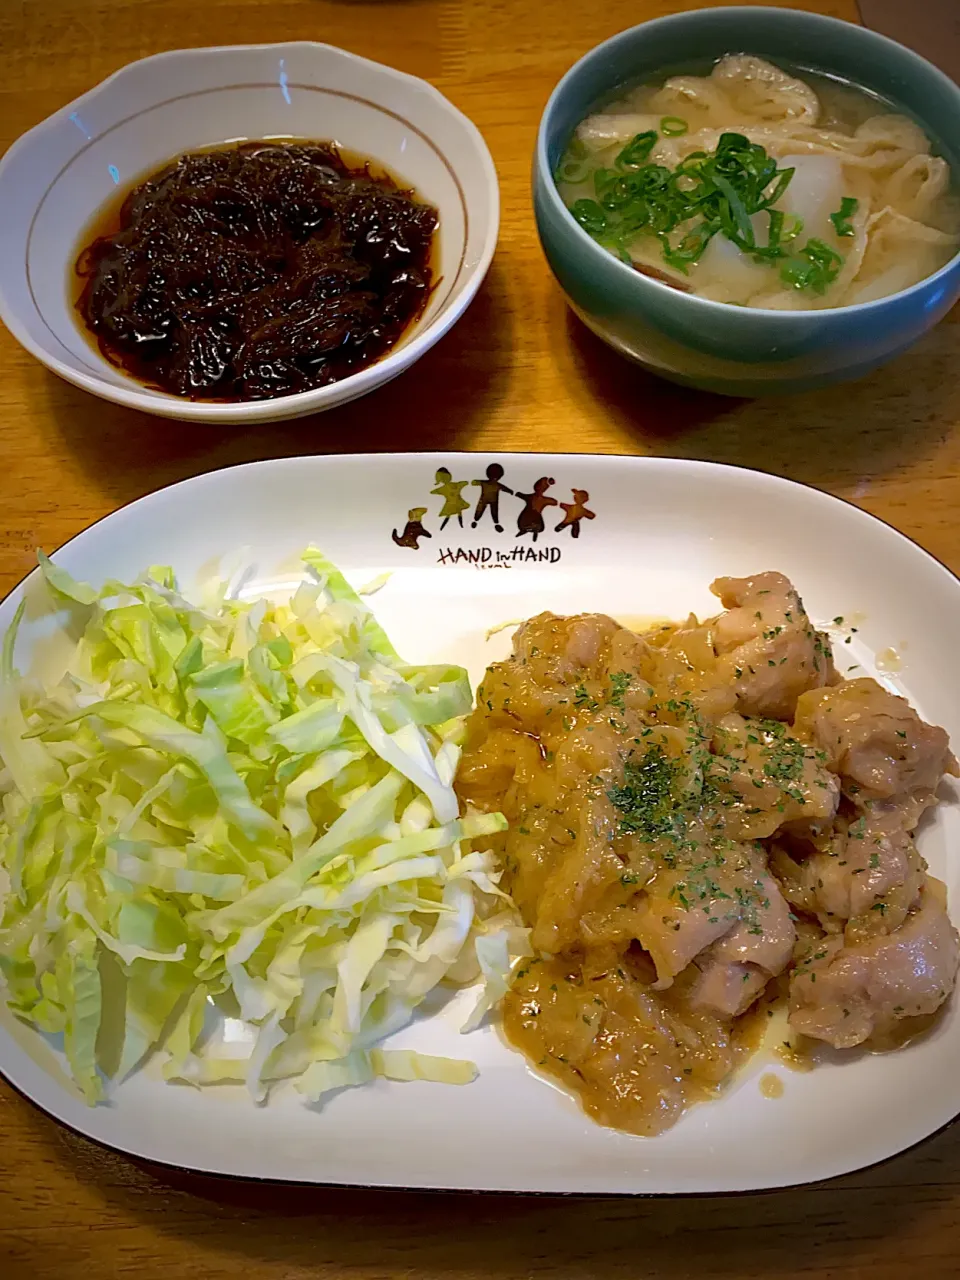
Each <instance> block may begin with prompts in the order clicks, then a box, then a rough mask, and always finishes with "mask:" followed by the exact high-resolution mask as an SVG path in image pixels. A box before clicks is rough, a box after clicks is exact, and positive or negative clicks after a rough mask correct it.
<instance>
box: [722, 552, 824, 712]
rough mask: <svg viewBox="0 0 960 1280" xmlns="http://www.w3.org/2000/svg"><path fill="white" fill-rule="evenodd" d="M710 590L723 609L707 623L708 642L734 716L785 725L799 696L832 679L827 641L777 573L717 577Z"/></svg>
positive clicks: (793, 590) (788, 585) (789, 583)
mask: <svg viewBox="0 0 960 1280" xmlns="http://www.w3.org/2000/svg"><path fill="white" fill-rule="evenodd" d="M710 590H711V591H712V592H713V594H714V595H715V596H719V597H720V602H721V604H722V605H723V607H724V608H725V609H726V613H723V614H721V615H720V617H719V618H717V619H716V620H715V621H714V623H713V643H714V647H715V648H716V651H717V654H718V655H719V656H720V659H721V661H720V668H721V671H722V674H723V676H724V677H725V678H726V679H727V680H729V681H730V682H731V683H732V684H733V686H734V688H735V689H736V693H737V710H738V711H740V712H742V713H743V714H744V715H748V716H769V717H771V718H772V719H775V720H791V719H792V718H793V713H794V710H795V708H796V705H797V699H798V698H799V697H800V695H801V694H802V693H806V692H807V691H808V690H810V689H819V688H820V687H821V686H822V685H825V684H830V683H832V682H833V680H834V679H835V678H836V673H835V671H834V669H833V661H832V657H831V654H830V641H829V640H828V638H827V637H826V636H825V635H824V634H823V633H822V632H818V631H816V630H815V629H814V626H813V624H812V623H811V621H810V619H809V618H808V617H807V614H806V611H805V610H804V607H803V603H802V601H801V599H800V597H799V595H797V592H796V590H795V589H794V587H793V585H792V583H791V582H790V581H789V580H788V579H787V578H785V577H784V576H783V574H782V573H758V574H757V575H756V576H755V577H752V578H718V579H717V580H716V582H714V583H713V584H712V586H711V587H710Z"/></svg>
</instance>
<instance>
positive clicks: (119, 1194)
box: [0, 0, 960, 1280]
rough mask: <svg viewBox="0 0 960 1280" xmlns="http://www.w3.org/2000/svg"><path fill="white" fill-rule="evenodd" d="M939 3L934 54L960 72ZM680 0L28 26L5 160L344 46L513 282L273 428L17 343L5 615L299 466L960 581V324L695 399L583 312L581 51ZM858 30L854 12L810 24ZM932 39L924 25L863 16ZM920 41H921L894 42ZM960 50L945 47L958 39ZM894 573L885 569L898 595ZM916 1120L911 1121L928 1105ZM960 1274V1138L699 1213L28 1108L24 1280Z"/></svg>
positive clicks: (94, 4) (0, 1232)
mask: <svg viewBox="0 0 960 1280" xmlns="http://www.w3.org/2000/svg"><path fill="white" fill-rule="evenodd" d="M957 3H958V0H920V4H919V6H916V7H915V9H914V12H919V11H922V14H921V18H922V19H923V20H922V21H920V22H918V23H917V24H916V27H915V29H914V39H917V38H920V34H922V32H925V33H926V34H925V36H924V38H925V39H927V41H928V42H930V48H929V50H925V51H928V52H931V53H932V55H933V56H937V54H938V41H937V32H938V30H940V31H942V30H943V28H942V27H941V28H937V27H936V24H932V23H931V22H930V10H931V9H933V8H938V9H939V10H940V11H941V12H942V14H943V17H944V21H945V22H951V21H952V22H953V23H954V24H956V23H957V13H958V8H957ZM684 7H692V6H684V5H683V4H682V3H663V2H662V0H379V2H377V0H367V2H363V0H3V3H2V4H0V150H2V149H5V148H6V146H7V145H9V143H10V142H12V141H13V139H14V138H15V137H17V135H18V134H20V133H21V132H22V131H23V130H25V129H27V128H29V127H30V126H32V125H34V124H36V123H37V122H38V121H39V120H41V119H43V118H44V117H45V116H46V115H48V114H49V113H50V112H52V111H54V110H55V109H57V108H58V107H60V106H62V105H63V104H64V103H65V102H67V101H69V100H70V99H72V98H74V97H75V96H77V95H78V94H80V93H82V92H84V91H85V90H86V89H88V88H90V87H91V86H92V85H94V84H96V83H97V82H98V81H99V80H101V79H102V78H103V77H104V76H106V75H108V74H109V73H110V72H112V71H115V70H116V69H117V68H118V67H120V66H122V65H123V64H124V63H126V62H129V61H131V60H132V59H134V58H139V57H142V56H144V55H146V54H151V53H156V52H158V51H160V50H163V49H168V48H175V47H182V46H188V45H204V44H218V43H229V42H236V41H239V40H243V41H249V42H260V41H274V40H294V39H300V40H303V39H306V40H309V39H315V40H323V41H327V42H329V43H332V44H339V45H343V46H344V47H346V48H348V49H351V50H353V51H355V52H357V53H361V54H365V55H366V56H368V57H371V58H375V59H379V60H381V61H384V62H389V63H392V64H393V65H395V66H397V67H400V68H402V69H403V70H404V71H408V72H412V73H413V74H415V75H420V76H424V77H426V78H427V79H429V80H431V81H432V82H433V83H434V84H436V85H438V86H439V87H440V88H441V89H442V90H443V92H444V93H446V94H447V95H448V96H449V97H450V98H451V99H452V100H453V101H454V102H455V103H456V104H457V105H458V106H459V107H461V108H462V109H463V110H464V111H465V112H467V114H468V115H470V116H471V117H472V118H473V119H474V120H475V121H476V123H477V124H478V125H479V127H480V129H481V130H482V131H483V133H484V135H485V137H486V139H487V141H488V143H489V145H490V148H491V150H492V152H493V157H494V160H495V162H496V165H497V169H498V171H499V174H500V183H501V193H502V205H503V214H502V229H501V236H500V246H499V249H498V252H497V256H496V260H495V261H494V264H493V267H492V269H491V271H490V274H489V277H488V279H487V282H486V284H485V285H484V287H483V288H482V290H481V292H480V294H479V296H478V298H477V299H476V301H475V302H474V304H473V306H472V307H471V308H470V310H469V312H468V313H467V315H466V316H465V317H464V318H463V319H462V320H461V322H460V323H459V324H458V325H457V326H456V328H455V329H454V330H453V331H452V332H451V334H450V335H449V336H448V337H446V338H445V339H444V340H443V341H442V342H441V343H440V344H439V346H438V347H436V348H435V349H434V350H433V351H431V352H430V353H429V354H428V355H427V356H425V357H424V359H423V360H421V362H420V363H419V364H418V365H417V366H416V367H415V368H414V369H413V370H412V371H411V372H409V373H407V374H406V375H404V377H403V378H401V379H399V380H397V381H395V382H394V383H392V384H391V385H389V386H387V387H386V388H384V389H383V390H381V391H378V392H376V393H374V394H373V395H371V396H369V397H367V398H366V399H364V400H360V401H358V402H356V403H354V404H352V405H349V406H347V407H346V408H343V409H340V410H335V411H333V412H331V413H328V414H325V415H322V416H318V417H315V418H309V419H301V420H300V421H299V422H295V423H286V424H280V425H278V426H267V427H264V428H256V429H253V430H250V431H242V432H241V431H239V430H236V429H233V428H229V427H228V428H224V429H223V430H217V429H213V428H211V427H206V426H203V425H202V424H200V425H196V426H190V425H186V424H178V423H172V422H166V421H163V420H161V419H159V418H150V417H146V416H141V415H138V414H136V413H134V412H132V411H128V410H125V409H122V408H119V407H115V406H112V405H109V404H106V403H104V402H102V401H99V400H96V399H94V398H92V397H90V396H87V395H86V394H85V393H84V392H82V391H79V390H77V389H75V388H73V387H71V386H69V385H68V384H67V383H65V382H61V381H59V380H58V379H57V378H55V377H54V376H52V375H51V374H49V373H47V372H46V370H44V369H43V368H42V367H41V366H40V365H39V364H38V363H36V362H35V361H34V360H33V359H31V358H30V357H29V356H28V355H27V354H26V353H25V352H23V351H21V350H20V348H19V347H18V346H17V345H16V344H15V343H14V342H13V341H12V339H11V338H10V337H9V336H8V335H7V334H6V333H5V332H2V331H0V461H2V468H0V592H3V591H6V590H8V589H9V588H10V587H11V586H12V585H13V584H14V583H15V582H16V581H17V580H18V579H19V578H20V577H21V576H22V575H23V574H24V573H25V572H26V570H27V569H28V568H29V567H30V565H31V562H32V558H33V555H34V549H35V548H36V547H38V546H40V547H44V548H46V549H47V550H50V549H51V548H53V547H56V546H57V545H58V544H60V543H61V542H63V541H64V540H66V539H67V538H69V537H71V536H73V535H74V534H76V533H78V532H79V531H80V530H81V529H83V528H84V527H85V526H86V525H87V524H89V523H90V522H91V521H92V520H95V519H97V518H98V517H99V516H102V515H104V514H105V513H107V512H109V511H111V510H113V509H114V508H115V507H117V506H119V505H120V504H122V503H125V502H128V501H130V500H131V499H133V498H136V497H138V496H140V495H141V494H144V493H147V492H148V491H150V490H152V489H155V488H157V487H159V486H161V485H166V484H170V483H171V482H172V481H176V480H180V479H183V478H184V477H187V476H191V475H196V474H197V473H198V472H203V471H208V470H211V469H213V468H216V467H220V466H224V465H227V464H231V463H237V462H244V461H247V460H250V459H255V458H267V457H274V456H278V455H288V454H302V453H324V452H335V451H339V450H345V451H354V450H357V449H369V450H378V451H379V450H389V449H403V450H406V449H432V448H442V449H477V450H484V451H499V450H508V449H533V450H537V449H540V450H557V451H563V450H584V451H596V452H604V453H640V454H649V453H655V454H668V455H672V456H677V457H691V458H710V459H715V460H718V461H721V462H732V463H738V464H742V465H745V466H751V467H758V468H761V469H763V470H767V471H773V472H777V473H779V474H781V475H785V476H789V477H792V478H794V479H797V480H802V481H805V482H807V483H809V484H813V485H816V486H818V487H820V488H822V489H826V490H829V491H831V492H833V493H837V494H841V495H843V496H844V497H846V498H849V499H852V500H853V501H854V502H856V503H858V504H859V505H860V506H862V507H864V508H865V509H867V510H869V511H872V512H874V513H875V514H877V515H879V516H882V517H883V518H884V519H886V520H888V521H890V522H891V523H892V524H894V525H896V526H897V527H898V528H899V529H902V530H903V531H904V532H905V533H907V534H908V535H909V536H910V537H912V538H915V539H916V540H917V541H918V542H919V543H920V544H921V545H923V546H924V547H926V548H927V549H928V550H930V551H931V552H933V554H934V555H936V556H938V557H939V558H940V559H941V560H943V561H945V562H946V563H947V564H948V565H949V566H950V567H951V568H953V569H954V570H960V521H958V519H957V516H956V509H957V501H958V498H960V385H958V382H957V379H956V377H955V372H956V369H957V362H958V357H960V324H958V323H957V321H958V319H960V316H958V313H957V312H956V311H955V312H954V313H953V315H952V316H951V317H950V318H948V320H947V321H946V322H944V323H943V324H942V325H940V327H939V328H938V329H936V330H935V331H934V332H933V333H932V334H931V335H930V336H929V337H928V338H927V339H925V340H924V341H923V342H922V343H921V344H920V345H918V346H917V347H916V348H914V350H913V351H911V352H910V353H908V354H907V355H905V356H903V357H901V358H900V359H899V360H897V361H895V362H894V363H893V364H891V365H890V366H889V367H888V368H886V369H883V370H881V371H880V372H878V373H875V374H873V375H872V376H870V377H869V378H867V379H865V380H864V381H862V382H860V383H858V384H857V385H856V386H854V387H840V388H836V389H833V390H828V391H820V392H813V393H809V394H806V395H802V396H797V397H795V398H792V399H786V400H781V401H776V402H769V403H763V402H752V403H751V402H737V401H729V400H722V399H717V398H713V397H710V396H706V395H701V394H699V393H695V392H688V391H682V390H679V389H677V388H674V387H671V386H669V385H668V384H666V383H661V382H658V381H657V380H655V379H652V378H650V377H648V376H646V375H645V374H643V373H641V372H639V371H637V370H635V369H634V368H632V367H631V366H629V365H628V364H627V363H626V362H624V361H622V360H621V359H620V358H619V357H618V356H616V355H614V354H612V353H611V352H609V351H608V350H607V349H606V348H605V347H603V346H602V345H601V344H600V343H599V342H597V341H596V340H595V339H594V338H593V337H592V336H590V335H589V334H588V333H587V332H586V331H585V330H584V329H583V328H582V327H581V326H580V325H579V324H578V323H577V322H576V321H575V320H574V319H573V318H572V317H571V316H570V315H569V314H568V313H567V311H566V309H565V306H564V304H563V302H562V300H561V297H560V295H559V293H558V291H557V289H556V288H555V287H554V285H553V283H552V281H551V279H550V277H549V274H548V272H547V269H546V267H545V265H544V262H543V259H542V257H541V254H540V250H539V246H538V244H537V239H536V234H535V230H534V226H533V219H532V215H531V210H530V199H529V190H528V179H529V171H530V158H531V153H532V149H533V144H534V137H535V133H536V128H537V121H538V118H539V115H540V112H541V110H542V108H543V105H544V103H545V101H546V98H547V95H548V93H549V91H550V89H551V87H552V86H553V84H554V83H555V82H556V80H557V79H558V78H559V76H560V75H561V74H562V73H563V72H564V71H565V70H566V68H567V67H568V66H569V65H570V64H571V62H573V61H574V60H575V59H576V58H577V57H578V56H579V55H580V54H581V53H583V52H584V51H586V50H587V49H588V48H589V47H590V46H592V45H593V44H595V43H596V42H597V41H599V40H602V39H604V38H606V37H607V36H609V35H611V34H613V33H614V32H615V31H618V30H620V29H622V28H623V27H626V26H629V25H631V24H633V23H634V22H638V21H640V20H641V19H643V18H650V17H654V16H657V15H659V14H662V13H666V12H670V11H672V10H676V9H682V8H684ZM796 7H806V8H812V9H817V10H820V11H822V12H825V13H830V14H833V15H835V16H838V17H842V18H847V19H850V20H854V21H855V20H856V19H857V17H858V13H857V8H856V5H855V2H854V0H834V2H832V3H831V2H829V0H823V2H821V3H816V2H813V3H807V4H805V5H802V6H799V5H798V6H796ZM862 7H863V13H864V17H865V19H866V20H867V21H868V22H870V23H871V24H872V25H877V26H879V27H881V28H882V29H886V30H888V31H889V30H891V29H897V24H899V28H900V30H899V31H898V34H900V36H901V38H904V39H909V38H910V35H911V25H909V24H907V30H906V31H904V30H902V28H903V27H904V26H905V19H904V14H905V13H906V14H907V15H908V16H909V13H910V12H911V10H910V6H909V5H907V4H906V0H863V2H862ZM891 24H894V25H893V28H892V27H891ZM940 47H941V48H942V41H941V42H940ZM881 571H882V570H881ZM904 1105H909V1099H905V1101H904ZM958 1274H960V1126H955V1127H954V1128H953V1129H952V1130H948V1131H947V1132H945V1133H942V1134H940V1135H939V1136H937V1137H935V1138H933V1139H932V1140H931V1141H929V1142H928V1143H926V1144H924V1145H923V1146H921V1147H920V1148H919V1149H918V1150H915V1151H912V1152H909V1153H907V1154H905V1155H903V1156H901V1157H899V1158H898V1159H896V1160H894V1161H892V1162H890V1163H889V1164H887V1165H886V1166H884V1167H882V1168H879V1169H875V1170H872V1171H869V1172H866V1173H863V1174H859V1175H856V1176H853V1177H848V1178H844V1179H841V1180H838V1181H836V1182H834V1183H831V1184H830V1185H828V1186H826V1187H821V1188H812V1189H807V1190H802V1191H794V1192H789V1193H777V1194H772V1195H765V1196H758V1197H739V1198H733V1199H719V1198H718V1199H709V1198H708V1199H699V1200H686V1201H673V1202H669V1201H631V1200H625V1199H624V1200H606V1201H589V1200H582V1201H572V1202H564V1201H558V1200H550V1199H534V1198H523V1197H515V1198H504V1197H469V1196H463V1197H456V1196H443V1197H440V1196H436V1197H435V1196H430V1195H412V1194H388V1193H373V1192H348V1191H343V1192H332V1191H322V1190H317V1191H314V1190H309V1189H299V1188H295V1189H290V1188H285V1187H272V1186H258V1185H251V1184H242V1183H236V1182H228V1181H223V1180H218V1179H214V1178H205V1177H201V1176H189V1175H184V1174H179V1173H175V1172H170V1171H166V1170H162V1169H156V1168H152V1167H147V1166H143V1165H138V1164H134V1163H131V1162H130V1161H128V1160H126V1159H123V1158H121V1157H119V1156H115V1155H113V1154H111V1153H109V1152H106V1151H102V1150H100V1149H99V1148H97V1147H95V1146H94V1145H92V1144H91V1143H89V1142H87V1141H85V1140H83V1139H80V1138H78V1137H76V1136H74V1135H72V1134H70V1133H68V1132H66V1131H63V1130H61V1129H60V1128H58V1126H57V1125H55V1124H54V1123H53V1122H52V1121H50V1120H48V1119H47V1118H46V1117H45V1116H43V1115H41V1114H40V1113H38V1112H37V1111H36V1110H35V1109H34V1108H33V1107H32V1106H31V1105H29V1104H28V1103H27V1102H25V1101H24V1100H23V1099H22V1098H20V1097H19V1096H17V1095H16V1094H14V1093H13V1092H12V1091H11V1090H10V1089H9V1088H8V1087H7V1086H6V1085H3V1084H2V1083H0V1275H2V1276H3V1277H5V1278H6V1277H10V1278H13V1277H21V1276H24V1277H26V1276H29V1277H36V1280H45V1278H48V1277H49V1278H50V1280H53V1278H56V1280H68V1278H70V1277H83V1280H93V1278H94V1277H95V1278H96V1280H101V1278H108V1277H113V1276H123V1275H137V1276H141V1277H145V1278H146V1277H152V1276H157V1277H159V1276H163V1277H165V1280H179V1278H180V1277H197V1278H199V1277H203V1280H216V1278H217V1277H221V1276H241V1275H242V1276H249V1277H261V1276H263V1277H278V1278H279V1277H284V1278H285V1280H286V1278H291V1280H292V1278H293V1277H300V1276H320V1277H338V1278H340V1277H343V1278H346V1277H350V1278H351V1280H354V1278H356V1280H374V1278H379V1277H387V1276H389V1277H399V1276H428V1277H433V1276H436V1277H458V1278H459V1277H463V1278H464V1280H467V1278H469V1280H474V1278H476V1280H481V1277H482V1278H484V1280H486V1278H489V1280H498V1278H499V1277H527V1276H530V1277H532V1276H543V1277H545V1278H546V1280H574V1278H577V1280H579V1278H581V1277H584V1278H587V1277H589V1278H591V1280H607V1278H608V1277H611V1278H612V1277H619V1276H623V1277H628V1276H630V1277H634V1276H642V1277H645V1278H649V1280H653V1278H654V1277H670V1278H671V1280H673V1278H676V1280H680V1278H681V1277H688V1276H689V1277H694V1276H696V1277H698V1278H700V1277H703V1278H706V1277H723V1278H729V1280H750V1278H752V1277H761V1276H777V1277H781V1278H783V1280H790V1278H792V1277H801V1276H803V1277H824V1278H832V1277H837V1278H840V1277H842V1278H844V1280H861V1278H866V1277H868V1276H869V1277H870V1278H871V1280H893V1277H897V1280H900V1278H901V1277H902V1276H904V1275H911V1276H912V1275H918V1276H919V1275H923V1276H924V1277H931V1278H932V1277H941V1276H943V1277H947V1276H957V1275H958Z"/></svg>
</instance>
